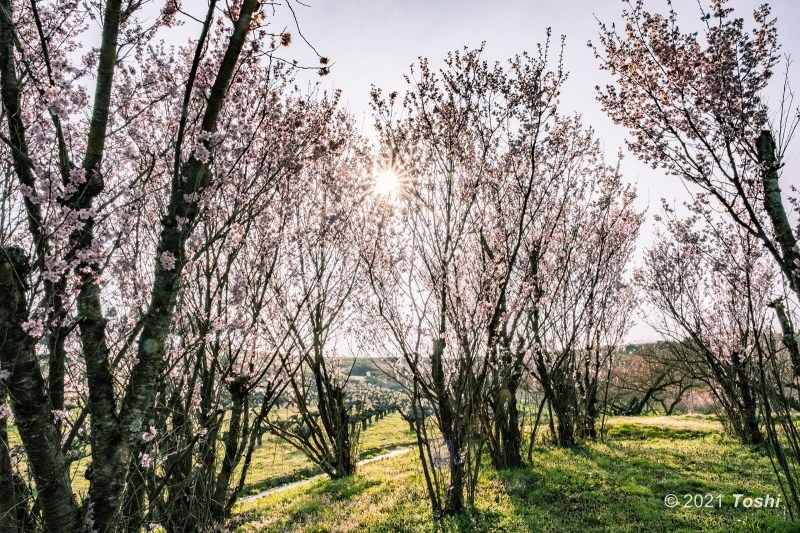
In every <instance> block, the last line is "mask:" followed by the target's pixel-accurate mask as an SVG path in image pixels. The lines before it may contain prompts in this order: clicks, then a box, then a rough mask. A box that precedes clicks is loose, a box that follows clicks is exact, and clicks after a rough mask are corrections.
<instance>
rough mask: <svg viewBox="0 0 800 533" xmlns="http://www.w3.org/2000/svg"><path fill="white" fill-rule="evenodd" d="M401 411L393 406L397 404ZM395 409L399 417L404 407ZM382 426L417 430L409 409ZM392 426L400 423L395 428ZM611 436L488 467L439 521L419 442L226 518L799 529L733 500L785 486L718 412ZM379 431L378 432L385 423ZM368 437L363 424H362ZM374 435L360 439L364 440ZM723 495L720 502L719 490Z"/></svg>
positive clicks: (382, 527) (392, 525)
mask: <svg viewBox="0 0 800 533" xmlns="http://www.w3.org/2000/svg"><path fill="white" fill-rule="evenodd" d="M393 416H397V415H393ZM397 418H398V419H399V417H397ZM381 422H387V424H386V425H385V426H384V427H382V428H381V429H379V425H380V423H379V424H378V425H376V427H375V437H374V438H375V440H376V442H377V441H381V442H385V443H388V442H390V439H391V436H390V434H391V433H392V431H393V430H395V429H396V430H398V431H401V432H402V435H405V436H406V438H408V439H409V441H410V438H411V434H410V433H408V431H407V429H408V428H407V426H405V425H404V424H403V423H402V420H399V423H397V421H392V420H391V417H389V418H387V419H386V420H384V421H381ZM393 428H394V429H393ZM607 429H608V435H609V438H608V439H607V441H606V442H605V443H595V444H590V445H586V446H581V447H577V448H574V449H566V450H563V449H554V448H549V447H544V446H542V447H536V448H535V449H534V454H533V460H532V462H531V463H530V464H528V465H526V466H525V467H524V468H522V469H519V470H516V471H504V472H497V471H495V470H493V469H492V468H490V467H489V466H486V467H484V469H483V473H482V475H481V478H480V486H479V490H478V496H477V501H476V505H475V509H474V510H473V511H471V512H469V513H467V514H465V515H464V516H461V517H457V518H446V519H439V520H434V519H433V518H432V516H431V512H430V507H429V505H428V503H427V495H426V493H425V490H424V484H423V479H422V474H421V471H420V467H419V463H418V459H417V457H416V454H415V453H410V454H406V455H404V456H401V457H397V458H393V459H389V460H385V461H381V462H377V463H371V464H368V465H365V466H364V467H362V468H361V469H360V472H359V473H358V474H357V475H356V476H354V477H353V478H351V479H346V480H335V481H333V480H328V479H320V480H316V481H313V482H311V483H309V484H305V485H302V486H300V487H296V488H293V489H290V490H286V491H282V492H279V493H275V494H271V495H269V496H267V497H264V498H262V499H260V500H256V501H255V502H251V503H249V504H243V505H240V506H238V507H237V511H236V515H235V517H234V519H233V520H232V521H231V523H230V528H231V529H232V530H236V531H242V532H245V531H247V532H255V531H386V532H389V531H419V532H422V531H441V532H449V531H509V532H516V531H553V532H561V531H568V532H569V531H580V532H582V533H583V532H586V533H588V532H606V531H613V532H629V531H630V532H634V531H637V532H638V531H719V532H723V531H725V532H727V531H735V532H740V531H741V532H744V531H748V532H751V531H752V532H754V531H774V532H784V531H800V528H798V527H795V526H794V525H793V524H792V523H791V522H789V521H788V520H787V519H786V518H784V515H783V512H782V509H781V510H764V509H762V510H756V509H744V508H735V507H733V502H734V497H733V495H734V494H746V495H748V496H763V495H765V494H767V493H769V494H772V495H777V494H780V491H779V489H778V487H777V486H776V483H775V481H774V474H773V472H772V469H771V466H770V462H769V458H768V457H766V456H765V455H764V454H762V453H761V452H759V451H757V450H752V449H748V448H745V447H743V446H740V445H738V444H736V443H735V442H733V441H732V440H730V439H729V438H727V437H725V436H723V435H722V434H721V432H720V429H719V424H718V422H716V421H715V419H713V418H712V417H669V418H665V417H657V418H656V417H649V418H648V417H646V418H641V419H631V418H624V419H612V420H609V421H608V425H607ZM379 433H380V434H382V436H381V437H380V438H379V437H378V434H379ZM365 437H366V435H365ZM366 442H368V441H367V439H365V444H366ZM695 493H699V494H706V493H710V494H714V495H716V494H722V495H723V496H724V497H723V500H722V507H721V508H716V507H715V508H710V509H697V508H682V507H681V506H679V507H677V508H674V509H670V508H667V507H666V506H665V504H664V497H665V496H666V495H667V494H675V495H678V496H679V499H680V500H681V502H682V501H683V496H682V495H683V494H695ZM715 503H716V501H715Z"/></svg>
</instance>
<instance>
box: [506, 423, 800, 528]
mask: <svg viewBox="0 0 800 533" xmlns="http://www.w3.org/2000/svg"><path fill="white" fill-rule="evenodd" d="M636 429H637V430H643V431H644V432H646V433H647V434H648V435H649V436H647V437H645V439H646V442H625V440H624V437H623V439H621V440H618V441H611V442H608V443H605V444H595V445H591V446H578V447H575V448H571V449H551V448H539V449H537V453H536V454H535V455H534V458H533V464H531V465H529V466H527V467H525V468H522V469H518V470H506V471H498V472H495V473H494V475H496V476H497V479H498V480H499V481H500V483H501V484H502V487H503V491H504V492H505V493H506V494H507V495H508V497H509V499H510V503H511V505H512V506H513V508H514V512H515V513H517V515H518V516H520V517H521V518H522V522H523V523H525V524H526V525H527V526H528V528H529V529H528V530H529V531H581V532H586V533H588V532H595V531H596V532H600V531H604V532H605V531H618V532H628V531H630V532H633V531H720V532H723V531H724V532H727V531H764V532H767V531H769V532H784V531H786V532H789V531H797V532H800V525H797V524H793V523H792V522H790V521H788V519H787V518H786V517H785V516H784V514H783V512H782V511H781V510H772V509H769V510H767V509H758V510H757V509H742V508H736V507H734V505H733V502H734V497H733V494H736V493H745V494H750V495H754V496H757V495H760V496H763V495H765V494H766V493H767V492H769V491H771V493H772V495H773V496H775V495H777V494H779V492H778V490H779V489H778V487H777V486H775V483H774V481H772V479H771V477H770V474H771V472H769V470H768V464H767V463H764V458H763V456H762V455H761V454H760V453H757V451H756V450H748V449H747V448H744V447H740V446H738V445H737V444H734V443H732V442H731V441H729V440H728V439H725V438H723V437H720V436H719V435H717V434H715V433H714V432H705V431H696V430H686V429H668V428H658V427H641V426H640V427H637V428H636ZM651 430H656V431H651ZM687 431H689V432H691V433H692V434H694V436H687ZM632 433H633V432H632V431H631V430H630V428H623V432H622V434H623V435H624V436H629V435H631V434H632ZM698 439H699V440H701V442H683V443H681V442H680V441H692V440H695V441H696V440H698ZM632 440H634V441H638V440H639V438H633V439H632ZM676 441H677V442H676ZM727 453H729V454H730V457H726V456H725V454H727ZM728 461H730V463H731V464H728ZM739 461H752V462H753V463H760V464H761V466H760V468H759V470H758V475H755V471H754V470H755V469H753V468H752V467H750V468H748V466H744V467H743V468H742V467H741V466H742V465H740V464H738V462H739ZM742 482H744V483H742ZM743 484H744V486H742V485H743ZM668 494H674V495H676V496H678V498H679V502H680V503H679V505H678V507H676V508H669V507H667V506H666V505H665V503H664V498H665V497H666V496H667V495H668ZM684 494H692V495H693V494H701V495H705V494H712V495H717V494H722V495H723V499H722V504H721V505H720V506H712V507H710V508H696V507H692V506H689V507H686V508H684V507H683V503H684V502H685V501H686V500H685V499H684V496H683V495H684ZM714 503H716V500H714Z"/></svg>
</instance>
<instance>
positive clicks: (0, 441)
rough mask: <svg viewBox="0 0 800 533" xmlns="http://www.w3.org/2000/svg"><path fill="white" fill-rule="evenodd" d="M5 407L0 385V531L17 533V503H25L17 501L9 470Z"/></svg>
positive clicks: (9, 459) (2, 390)
mask: <svg viewBox="0 0 800 533" xmlns="http://www.w3.org/2000/svg"><path fill="white" fill-rule="evenodd" d="M5 409H6V395H5V390H4V389H3V388H2V387H0V531H8V533H17V531H18V530H19V529H18V526H19V521H18V520H17V505H20V506H23V505H25V503H24V502H17V501H16V497H15V495H14V473H13V472H12V470H11V457H10V456H9V447H8V429H7V419H6V417H5V416H4V414H3V413H4V410H5Z"/></svg>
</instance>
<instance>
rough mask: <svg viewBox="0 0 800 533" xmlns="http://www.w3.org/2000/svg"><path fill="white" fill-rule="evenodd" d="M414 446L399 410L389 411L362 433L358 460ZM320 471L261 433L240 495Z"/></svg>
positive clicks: (306, 459)
mask: <svg viewBox="0 0 800 533" xmlns="http://www.w3.org/2000/svg"><path fill="white" fill-rule="evenodd" d="M415 445H416V440H415V436H414V434H413V433H411V432H410V431H409V430H408V424H407V423H406V422H405V421H404V420H403V419H402V418H401V417H400V414H399V413H392V414H390V415H387V416H386V417H385V418H383V419H381V420H378V421H377V422H375V423H374V424H372V425H370V426H369V427H368V428H367V429H366V431H363V432H362V435H361V442H360V447H359V454H358V456H359V460H362V459H370V458H372V457H376V456H378V455H382V454H384V453H387V452H390V451H392V450H395V449H397V448H405V447H410V446H415ZM320 473H322V470H321V469H319V468H318V467H317V466H315V465H314V464H313V463H311V461H309V460H308V458H307V457H306V456H305V455H303V453H302V452H301V451H299V450H297V449H296V448H294V447H292V446H291V445H289V444H287V443H286V442H284V441H282V440H280V439H278V438H277V437H275V436H272V435H264V440H263V445H262V446H261V447H260V448H258V449H257V450H256V451H255V452H254V454H253V462H252V464H251V466H250V470H249V471H248V473H247V479H246V484H245V487H244V490H243V491H242V496H247V495H250V494H256V493H258V492H261V491H263V490H266V489H270V488H272V487H277V486H280V485H284V484H286V483H290V482H292V481H296V480H298V479H304V478H308V477H311V476H314V475H316V474H320Z"/></svg>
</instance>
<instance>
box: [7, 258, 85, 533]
mask: <svg viewBox="0 0 800 533" xmlns="http://www.w3.org/2000/svg"><path fill="white" fill-rule="evenodd" d="M28 274H29V264H28V259H27V257H26V256H25V254H24V252H23V251H22V250H21V249H20V248H17V247H10V248H2V249H0V339H3V341H2V345H1V347H2V350H0V367H2V368H3V369H4V370H7V371H9V372H10V373H11V375H10V376H9V378H8V379H7V380H6V383H5V386H6V387H7V390H8V394H9V397H10V399H11V407H12V410H13V412H14V418H15V420H16V423H17V430H18V431H19V435H20V437H21V438H22V443H23V444H24V446H25V452H26V454H27V457H28V462H29V465H30V468H31V472H32V473H33V477H34V480H35V481H36V486H37V489H38V495H39V501H40V504H41V508H42V520H43V522H44V526H45V528H46V529H47V530H48V531H75V530H76V529H77V525H78V507H77V505H76V503H75V499H74V497H73V494H72V485H71V483H70V478H69V468H68V467H67V462H66V459H65V457H64V454H63V453H62V452H61V442H60V439H59V435H58V431H56V427H55V425H54V424H53V419H52V414H51V409H50V400H49V399H48V397H47V394H46V392H45V384H44V378H43V377H42V374H41V370H40V368H39V363H38V361H37V358H36V354H35V352H34V339H33V337H30V336H29V335H28V334H27V333H25V331H24V330H23V328H22V321H23V320H24V319H25V317H27V316H28V312H27V302H26V298H25V293H26V290H27V287H26V285H25V283H26V282H25V280H26V279H27V276H28Z"/></svg>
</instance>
